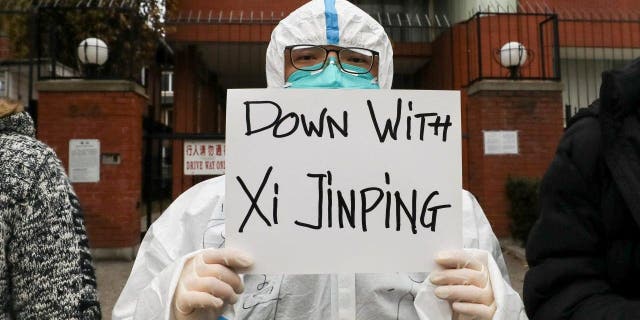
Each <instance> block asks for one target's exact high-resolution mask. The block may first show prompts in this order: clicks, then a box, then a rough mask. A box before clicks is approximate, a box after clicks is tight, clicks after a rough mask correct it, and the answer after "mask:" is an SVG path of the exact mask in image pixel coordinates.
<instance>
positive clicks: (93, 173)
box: [69, 139, 100, 182]
mask: <svg viewBox="0 0 640 320" xmlns="http://www.w3.org/2000/svg"><path fill="white" fill-rule="evenodd" d="M69 180H71V182H99V181H100V140H98V139H71V140H69Z"/></svg>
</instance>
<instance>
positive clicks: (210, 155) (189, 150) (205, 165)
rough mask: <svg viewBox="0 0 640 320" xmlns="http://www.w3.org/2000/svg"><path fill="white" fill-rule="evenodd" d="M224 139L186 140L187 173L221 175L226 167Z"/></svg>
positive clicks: (185, 159) (185, 167) (185, 163)
mask: <svg viewBox="0 0 640 320" xmlns="http://www.w3.org/2000/svg"><path fill="white" fill-rule="evenodd" d="M224 149H225V146H224V142H223V141H215V140H185V141H184V168H183V170H184V174H185V175H221V174H224V168H225V161H224V160H225V159H224V158H225V156H224V154H225V150H224Z"/></svg>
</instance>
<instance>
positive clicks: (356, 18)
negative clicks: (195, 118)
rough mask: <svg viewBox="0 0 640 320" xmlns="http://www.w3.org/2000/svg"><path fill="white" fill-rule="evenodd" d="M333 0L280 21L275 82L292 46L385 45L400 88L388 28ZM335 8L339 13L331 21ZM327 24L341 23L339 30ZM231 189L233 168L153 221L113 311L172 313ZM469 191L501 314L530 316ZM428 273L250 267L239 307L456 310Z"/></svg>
mask: <svg viewBox="0 0 640 320" xmlns="http://www.w3.org/2000/svg"><path fill="white" fill-rule="evenodd" d="M325 2H327V3H328V5H327V8H328V9H326V10H325ZM333 2H334V1H332V0H326V1H323V0H313V1H311V2H309V3H307V4H305V5H304V6H302V7H301V8H299V9H298V10H296V11H294V12H293V13H291V14H290V15H289V16H288V17H287V18H286V19H284V20H282V21H281V22H280V24H279V25H278V26H277V27H276V28H275V29H274V31H273V34H272V38H271V43H270V44H269V47H268V49H267V66H266V70H267V82H268V85H269V87H283V86H284V84H285V82H284V71H283V69H284V47H285V46H287V45H292V44H327V43H329V44H337V45H340V46H356V47H364V48H369V49H372V50H376V51H378V52H379V53H380V62H379V75H378V78H379V84H380V87H381V88H385V89H389V88H390V87H391V82H392V80H393V60H392V59H393V52H392V49H391V44H390V42H389V39H388V38H387V36H386V34H385V32H384V29H383V28H382V27H381V26H380V25H379V24H378V23H377V22H376V21H375V20H373V19H372V18H371V17H369V16H368V15H366V13H364V12H362V11H361V10H360V9H359V8H357V7H355V6H354V5H352V4H350V3H348V2H346V1H341V0H335V4H334V3H333ZM329 6H330V8H329ZM332 12H333V13H337V21H335V20H331V19H333V18H331V17H330V14H331V13H332ZM325 16H326V17H327V21H329V22H327V23H326V24H325ZM334 18H336V17H335V16H334ZM336 22H337V26H336ZM327 29H333V30H335V29H337V30H339V32H338V33H337V34H338V35H339V39H337V38H334V37H336V33H335V32H332V33H331V35H329V32H327ZM336 42H338V43H336ZM224 192H225V178H224V177H218V178H213V179H210V180H207V181H204V182H201V183H199V184H197V185H195V186H193V187H192V188H190V189H189V190H187V191H186V192H184V193H183V194H182V195H181V196H180V197H178V199H176V200H175V201H174V202H173V203H172V204H171V206H170V207H169V208H168V209H167V210H166V211H165V212H164V213H163V214H162V216H161V217H160V218H159V219H158V220H157V221H156V222H155V223H154V224H153V225H152V226H151V228H150V229H149V230H148V232H147V234H146V236H145V238H144V240H143V241H142V244H141V246H140V249H139V251H138V256H137V258H136V261H135V264H134V266H133V270H132V271H131V275H130V276H129V280H128V281H127V284H126V286H125V288H124V290H123V291H122V293H121V295H120V297H119V299H118V302H117V303H116V306H115V308H114V310H113V319H144V320H147V319H171V301H172V298H173V293H174V291H175V288H176V284H177V282H178V279H179V277H180V274H181V271H182V266H183V265H184V262H185V261H186V260H187V259H188V258H189V257H191V256H193V255H195V254H197V253H198V252H199V251H200V250H202V249H204V248H211V247H215V248H219V247H223V246H224V244H225V237H224V232H225V231H224V220H225V212H224V211H223V203H224ZM462 198H463V201H462V208H463V243H464V247H465V248H477V249H481V250H485V251H487V252H488V253H489V263H488V269H489V274H490V280H491V284H492V288H493V292H494V296H495V303H496V306H497V311H496V313H495V315H494V319H495V320H498V319H499V320H513V319H526V316H525V312H524V307H523V305H522V300H521V299H520V297H519V296H518V294H517V293H516V292H515V291H514V290H513V289H512V288H511V286H510V284H509V276H508V273H507V268H506V265H505V263H504V259H503V257H502V252H501V250H500V245H499V243H498V241H497V239H496V237H495V235H494V234H493V231H492V230H491V226H490V225H489V222H488V221H487V219H486V217H485V215H484V213H483V212H482V209H481V208H480V205H479V204H478V202H477V201H476V200H475V198H474V197H473V196H472V195H471V194H470V193H469V192H466V191H462ZM230 214H232V213H230ZM426 278H427V274H426V273H411V274H409V273H394V274H340V275H336V274H329V275H245V276H244V277H243V279H244V283H245V291H244V293H243V294H242V295H240V297H239V301H238V302H237V303H236V304H235V305H234V308H233V309H234V310H233V311H234V312H233V313H235V317H234V318H235V319H277V320H290V319H301V320H302V319H305V320H326V319H345V320H347V319H348V320H353V319H366V320H375V319H408V320H413V319H420V320H426V319H429V320H437V319H450V318H451V309H450V307H449V304H448V302H446V301H444V300H441V299H438V298H437V297H435V295H434V293H433V289H434V288H435V287H434V286H433V285H432V284H431V283H430V282H429V281H428V280H425V279H426Z"/></svg>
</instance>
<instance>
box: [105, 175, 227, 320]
mask: <svg viewBox="0 0 640 320" xmlns="http://www.w3.org/2000/svg"><path fill="white" fill-rule="evenodd" d="M223 198H224V177H220V178H214V179H210V180H207V181H204V182H201V183H199V184H197V185H195V186H193V187H192V188H190V189H189V190H187V191H185V192H184V193H183V194H182V195H181V196H180V197H178V199H176V200H175V201H174V202H173V203H172V204H171V206H169V208H167V210H166V211H165V212H164V213H163V214H162V216H161V217H160V218H159V219H158V220H156V222H154V223H153V225H152V226H151V228H150V229H149V230H148V231H147V234H146V235H145V237H144V240H143V241H142V243H141V245H140V249H139V250H138V255H137V257H136V261H135V263H134V265H133V269H132V270H131V274H130V275H129V279H128V280H127V283H126V285H125V287H124V289H123V290H122V293H121V294H120V297H119V298H118V301H117V302H116V305H115V307H114V309H113V313H112V314H113V315H112V319H113V320H116V319H169V318H170V307H171V301H172V300H173V293H174V291H175V288H176V284H177V281H178V278H179V276H180V274H181V272H182V266H183V265H184V262H185V261H186V260H187V258H189V257H191V256H192V255H194V254H196V253H197V252H198V251H199V250H201V249H203V248H204V236H205V233H206V231H207V226H208V222H209V221H210V220H213V219H214V218H219V219H223V218H224V215H223V212H222V203H223Z"/></svg>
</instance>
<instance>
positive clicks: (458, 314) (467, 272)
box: [429, 250, 496, 320]
mask: <svg viewBox="0 0 640 320" xmlns="http://www.w3.org/2000/svg"><path fill="white" fill-rule="evenodd" d="M487 259H488V253H487V252H486V251H477V250H476V251H465V250H449V251H441V252H439V253H438V254H437V256H436V259H435V261H436V263H437V264H439V265H440V266H442V267H443V268H444V270H440V271H433V272H432V273H431V275H429V281H431V283H433V284H434V285H436V286H438V287H437V288H436V289H435V294H436V296H437V297H438V298H441V299H445V300H447V301H449V303H451V308H452V309H453V319H481V320H490V319H492V318H493V315H494V313H495V312H496V304H495V299H494V296H493V289H492V288H491V281H490V279H489V270H488V267H487Z"/></svg>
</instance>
